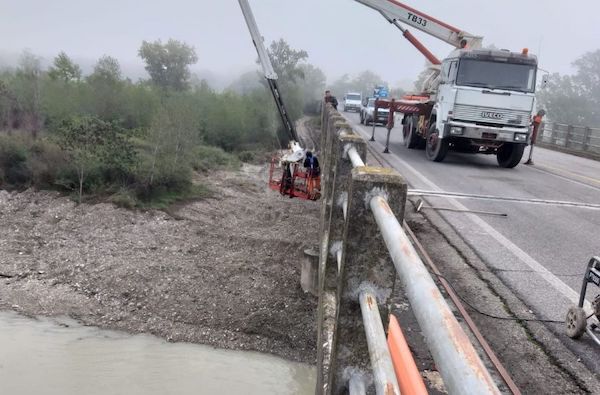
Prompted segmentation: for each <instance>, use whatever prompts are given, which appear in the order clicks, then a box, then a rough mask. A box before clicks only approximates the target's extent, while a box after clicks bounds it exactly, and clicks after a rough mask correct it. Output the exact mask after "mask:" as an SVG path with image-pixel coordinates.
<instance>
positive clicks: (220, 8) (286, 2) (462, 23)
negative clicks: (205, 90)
mask: <svg viewBox="0 0 600 395" xmlns="http://www.w3.org/2000/svg"><path fill="white" fill-rule="evenodd" d="M250 3H251V5H252V7H253V9H254V13H255V16H256V20H257V22H258V25H259V28H260V29H261V32H262V34H263V36H264V37H265V40H266V41H267V42H270V41H272V40H275V39H279V38H284V39H285V40H287V41H288V42H289V43H290V45H291V46H292V47H294V48H301V49H304V50H306V51H308V54H309V56H310V58H309V61H310V62H311V63H313V64H314V65H316V66H318V67H320V68H322V69H323V70H324V71H325V73H326V74H327V75H328V77H329V79H330V81H331V79H333V78H336V77H338V76H340V75H341V74H344V73H350V74H352V73H356V72H359V71H361V70H365V69H371V70H373V71H375V72H376V73H378V74H380V75H381V76H382V77H383V78H384V79H385V80H387V81H388V82H390V83H391V84H392V85H395V84H397V83H398V82H400V81H404V82H406V81H407V80H408V81H411V80H414V79H415V77H416V75H417V74H418V73H419V72H420V71H421V69H422V68H423V65H424V59H423V58H422V57H421V56H420V55H419V54H418V53H417V52H416V50H415V49H414V48H413V47H412V46H411V45H410V44H409V43H407V42H406V41H405V39H404V38H403V37H402V36H401V34H400V32H399V31H398V30H397V29H396V28H395V27H393V26H392V25H390V24H388V23H387V22H386V21H385V19H383V18H382V17H381V16H380V15H379V14H378V13H377V12H375V11H373V10H371V9H369V8H367V7H365V6H363V5H361V4H359V3H356V2H354V1H352V0H250ZM405 3H407V4H408V5H411V6H413V7H415V8H418V9H419V10H421V11H423V12H426V13H429V14H430V15H432V16H435V17H437V18H439V19H441V20H443V21H445V22H447V23H449V24H451V25H454V26H456V27H458V28H460V29H463V30H466V31H468V32H470V33H472V34H477V35H482V36H484V37H485V41H484V43H494V44H495V45H496V46H497V47H499V48H508V49H511V50H520V49H521V48H523V47H528V48H530V50H531V52H533V53H536V54H537V53H538V52H540V50H541V53H540V66H541V67H543V68H545V69H548V70H550V71H552V72H560V73H570V72H572V68H571V62H572V61H573V60H575V59H576V58H577V57H579V56H581V55H582V54H583V53H585V52H587V51H592V50H595V49H598V48H600V23H599V22H598V21H597V19H598V16H599V15H600V0H577V1H571V2H567V1H565V0H544V1H540V0H496V1H489V0H487V1H485V0H452V1H450V0H405ZM412 31H413V33H415V35H417V36H418V37H419V38H420V39H422V41H423V42H425V43H426V44H427V45H428V47H429V48H430V49H431V50H432V52H433V53H434V54H436V55H438V57H444V56H445V55H447V54H448V53H449V52H450V50H451V48H450V47H449V46H448V45H446V44H444V43H441V42H438V41H436V40H435V39H432V38H429V37H427V36H426V35H424V34H423V33H421V32H417V31H415V30H414V29H413V30H412ZM0 37H2V45H0V60H2V59H1V58H2V57H4V58H5V59H4V61H5V62H6V59H8V58H10V57H11V56H12V57H14V55H15V54H17V53H19V52H20V51H21V50H23V49H24V48H29V49H30V50H31V51H33V52H34V53H36V54H39V55H41V56H43V57H44V58H46V60H48V61H50V60H51V59H52V57H53V56H54V55H56V53H57V52H58V51H61V50H64V51H66V52H67V54H69V55H70V56H71V57H73V58H74V59H77V60H79V61H80V62H82V63H84V65H85V64H88V65H89V64H92V63H93V62H94V61H95V60H96V59H97V58H98V57H100V56H101V55H103V54H109V55H112V56H115V57H117V58H118V59H119V60H120V61H121V63H122V66H123V68H124V69H125V71H132V70H140V69H141V68H142V62H141V60H140V59H139V58H138V57H137V50H138V48H139V47H140V43H141V42H142V40H155V39H163V40H167V39H169V38H175V39H178V40H182V41H185V42H187V43H189V44H191V45H193V46H194V47H195V48H196V51H197V53H198V57H199V62H198V64H197V65H196V66H194V68H195V70H210V71H211V72H213V73H214V74H215V76H217V77H224V76H229V75H233V74H238V73H240V72H241V71H246V70H249V69H252V68H253V67H257V66H256V65H254V63H253V62H254V60H255V59H256V53H255V50H254V47H253V46H252V43H251V41H250V37H249V34H248V31H247V28H246V25H245V23H244V20H243V18H242V15H241V11H240V9H239V5H238V2H237V0H214V1H208V0H195V1H193V0H169V1H164V0H162V1H158V0H146V1H134V0H95V1H85V0H51V1H50V0H47V1H46V0H0Z"/></svg>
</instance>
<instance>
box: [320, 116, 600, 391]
mask: <svg viewBox="0 0 600 395" xmlns="http://www.w3.org/2000/svg"><path fill="white" fill-rule="evenodd" d="M546 130H547V131H548V130H553V129H552V128H547V129H546ZM568 130H571V129H570V128H569V129H568ZM371 133H372V129H371V127H370V126H369V127H367V126H363V125H361V124H360V123H359V120H358V116H357V115H354V114H340V113H338V112H337V111H336V110H334V109H333V108H332V107H331V106H330V105H327V106H326V107H325V108H324V110H323V112H322V118H321V144H320V146H321V161H322V167H323V173H322V183H323V196H322V200H321V205H322V206H321V224H320V232H321V246H320V253H319V257H318V265H315V267H314V270H315V273H314V274H315V276H314V277H315V278H316V279H317V280H316V284H314V288H315V289H316V290H317V293H318V297H319V308H318V349H317V353H318V355H317V371H318V373H317V374H318V375H317V388H316V393H320V394H337V393H340V392H342V391H346V390H347V391H349V392H350V393H372V392H376V393H378V394H380V393H381V394H384V393H385V394H388V393H389V394H394V393H423V392H419V391H421V390H423V389H424V387H423V386H422V382H419V381H420V380H419V379H420V376H419V375H418V373H417V374H416V375H415V374H413V373H414V372H413V371H414V369H415V367H414V361H413V360H412V357H411V355H410V351H408V350H409V347H407V346H406V342H405V340H404V337H403V336H402V330H401V329H399V327H402V325H403V324H402V322H400V325H399V327H397V322H396V320H395V318H393V315H390V310H391V307H390V297H391V295H392V293H393V292H394V291H395V290H398V289H400V290H401V292H402V293H404V294H405V296H406V297H407V299H408V301H409V303H410V305H411V309H412V311H413V312H414V315H415V317H416V319H417V321H418V325H419V329H420V330H421V332H422V333H423V335H424V337H425V340H426V343H427V347H428V348H429V351H430V352H431V355H432V356H433V359H434V361H435V364H436V366H437V368H438V370H439V371H440V374H441V376H442V378H443V380H444V384H445V387H446V390H447V391H448V392H449V393H451V394H464V393H469V394H484V393H485V394H488V393H500V392H502V393H514V394H517V393H521V392H520V389H519V388H518V386H517V385H516V384H515V380H513V378H512V374H513V373H514V372H511V370H514V369H512V367H507V366H504V365H503V363H502V361H501V360H502V359H503V358H498V356H497V355H496V354H495V352H494V350H493V347H491V346H490V344H489V343H488V342H487V341H486V339H485V338H484V337H483V336H482V335H481V333H480V332H479V330H478V328H477V325H476V324H475V323H474V322H473V319H472V318H471V317H470V316H469V313H468V312H467V311H466V310H473V308H472V306H469V307H470V308H467V309H465V306H464V305H463V303H461V300H460V299H461V296H460V295H458V294H457V293H456V292H455V290H454V287H453V286H452V284H450V282H451V281H447V279H446V278H445V277H444V275H442V274H440V271H439V270H438V269H437V267H436V266H435V263H434V262H433V259H431V258H430V257H429V255H428V253H427V251H426V248H424V247H423V245H422V244H421V243H420V242H419V240H418V239H417V238H416V237H415V235H414V233H413V232H412V231H411V229H410V227H409V226H408V225H407V224H406V223H405V222H404V221H403V220H404V217H405V212H408V211H409V210H412V209H413V208H414V205H415V204H416V202H417V201H419V200H420V202H421V205H420V208H422V211H424V212H423V214H424V215H425V217H426V218H427V220H428V221H429V222H430V223H431V224H432V225H433V226H435V227H437V228H438V229H440V231H441V233H443V234H444V235H445V237H447V238H448V242H449V243H450V244H453V246H455V247H456V249H457V250H462V252H463V253H465V254H466V255H469V254H473V255H474V257H473V258H472V259H470V261H471V262H475V261H477V262H478V264H479V267H475V269H476V271H477V272H478V273H479V275H480V276H481V277H483V278H484V280H485V281H487V282H488V284H489V286H490V288H493V290H494V292H495V293H497V294H498V295H500V297H501V298H503V300H504V302H505V303H506V311H507V312H508V314H505V317H492V318H495V319H497V320H498V322H499V325H504V324H503V323H502V319H503V318H505V319H507V320H512V322H513V324H514V322H517V323H518V324H514V325H522V326H523V328H524V331H525V332H527V333H528V335H531V333H532V332H533V333H537V334H538V335H539V336H537V338H536V339H535V341H536V342H539V345H540V346H541V347H544V346H546V345H549V343H552V342H556V341H559V342H561V345H560V346H557V348H558V349H559V351H558V353H559V354H560V355H561V358H564V360H563V361H561V363H562V364H563V365H565V366H567V367H566V368H565V369H566V370H567V371H568V370H569V369H571V370H573V369H576V367H574V366H571V364H574V355H577V357H578V358H580V359H579V360H583V362H584V363H585V365H586V366H588V367H589V369H591V370H592V371H598V368H599V367H600V366H598V361H597V360H596V358H595V356H596V350H595V349H594V346H593V345H592V344H590V343H591V341H589V339H588V340H582V341H579V342H574V341H572V340H570V339H568V338H567V337H566V336H565V335H564V323H563V321H564V317H565V313H566V311H567V309H568V308H569V306H571V305H572V304H575V303H577V299H578V290H579V288H580V286H581V280H582V276H583V272H584V270H585V264H586V262H587V261H588V259H589V258H590V256H592V255H595V254H598V251H600V236H599V234H598V229H600V227H599V225H600V204H599V203H600V179H599V178H598V176H599V175H600V162H596V161H593V160H590V159H585V158H582V157H578V156H573V155H569V154H566V153H561V152H556V151H550V150H546V149H542V148H536V151H535V163H536V164H535V166H524V165H521V166H518V167H517V168H515V169H500V168H498V167H497V164H496V162H495V158H493V157H486V156H482V155H477V156H476V155H468V154H458V153H457V154H451V155H450V156H449V157H448V159H447V160H446V161H445V162H444V163H441V164H440V163H434V162H430V161H428V160H427V159H426V158H425V155H424V154H423V152H422V151H418V150H409V149H407V148H406V147H404V145H403V141H402V137H401V133H400V131H399V130H398V129H396V130H392V135H391V139H390V151H391V154H381V152H383V151H384V144H385V137H386V136H385V135H386V130H385V129H383V128H377V129H376V130H375V137H376V139H375V140H376V141H374V142H367V139H368V138H369V137H370V136H371ZM556 134H557V133H555V132H550V133H549V134H548V136H556ZM575 135H576V133H575ZM542 136H543V138H545V139H546V140H549V141H547V144H551V143H555V144H556V138H555V139H554V140H552V139H551V138H550V137H545V136H546V135H545V134H543V135H542ZM586 136H587V137H586V139H583V140H579V141H580V142H582V144H581V145H580V149H581V148H583V147H585V148H586V150H590V149H592V150H593V149H594V148H595V147H594V146H593V143H594V135H593V133H589V131H588V133H587V134H586ZM590 136H591V137H590ZM583 142H587V143H588V144H590V142H591V143H592V146H591V147H590V146H587V147H586V146H585V144H583ZM558 144H560V142H558ZM570 145H571V147H573V145H574V144H572V143H571V144H570ZM423 207H424V209H423ZM438 208H439V209H438ZM425 209H427V210H425ZM477 213H479V214H477ZM494 214H501V215H494ZM467 250H468V252H466V251H467ZM466 258H467V259H468V258H469V257H468V256H467V257H466ZM474 265H476V264H474ZM431 273H432V274H431ZM432 276H433V277H432ZM396 279H398V283H396ZM437 284H440V287H441V290H440V288H438V285H437ZM589 294H590V295H589V296H591V295H592V294H593V295H595V293H593V291H592V292H590V293H589ZM446 297H447V298H449V299H451V300H452V303H447V302H446V301H445V298H446ZM476 313H481V312H479V311H476ZM455 316H459V317H460V320H457V319H456V318H455ZM459 321H460V322H459ZM388 324H389V325H390V326H389V328H388ZM499 330H500V329H499ZM507 330H508V329H507ZM542 331H546V332H548V333H550V334H551V335H550V336H546V335H543V334H542V335H540V334H541V333H542ZM386 332H387V342H388V343H389V344H386V339H385V336H386ZM533 336H534V337H535V335H533ZM545 342H547V343H545ZM399 350H403V351H402V352H401V351H399ZM504 359H505V358H504ZM579 360H577V362H579ZM590 380H592V381H591V382H594V380H593V379H590ZM583 381H585V379H583ZM588 384H589V383H588Z"/></svg>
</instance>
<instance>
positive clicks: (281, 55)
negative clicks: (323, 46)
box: [267, 38, 308, 83]
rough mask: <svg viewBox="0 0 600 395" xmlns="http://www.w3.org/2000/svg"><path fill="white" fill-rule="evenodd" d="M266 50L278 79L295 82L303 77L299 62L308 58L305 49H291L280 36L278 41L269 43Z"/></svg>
mask: <svg viewBox="0 0 600 395" xmlns="http://www.w3.org/2000/svg"><path fill="white" fill-rule="evenodd" d="M267 52H268V53H269V58H270V59H271V63H272V64H273V69H274V70H275V73H277V75H278V77H279V79H280V80H282V81H290V82H292V83H295V82H296V81H297V80H298V79H304V72H303V70H302V69H301V68H300V62H304V61H306V59H308V53H307V52H306V51H304V50H295V49H292V48H291V47H290V45H289V44H288V43H287V42H286V41H285V40H284V39H282V38H280V39H279V41H273V42H272V43H271V45H270V46H269V49H268V51H267Z"/></svg>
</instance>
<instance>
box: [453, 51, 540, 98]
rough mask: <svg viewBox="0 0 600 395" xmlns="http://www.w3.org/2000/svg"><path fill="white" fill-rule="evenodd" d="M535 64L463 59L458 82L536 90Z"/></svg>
mask: <svg viewBox="0 0 600 395" xmlns="http://www.w3.org/2000/svg"><path fill="white" fill-rule="evenodd" d="M535 71H536V67H535V65H531V64H516V63H503V62H493V61H487V60H477V59H461V61H460V64H459V66H458V74H457V76H456V84H457V85H463V86H479V87H484V88H490V89H506V90H516V91H521V92H533V91H534V90H535Z"/></svg>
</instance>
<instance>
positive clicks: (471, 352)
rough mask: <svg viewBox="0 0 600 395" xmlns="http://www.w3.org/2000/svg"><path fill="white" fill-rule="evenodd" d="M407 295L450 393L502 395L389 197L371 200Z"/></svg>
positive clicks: (371, 205)
mask: <svg viewBox="0 0 600 395" xmlns="http://www.w3.org/2000/svg"><path fill="white" fill-rule="evenodd" d="M369 206H370V207H371V211H372V212H373V214H374V215H375V220H376V221H377V224H378V225H379V229H380V230H381V234H382V236H383V239H384V241H385V244H386V245H387V247H388V250H389V252H390V255H391V257H392V261H393V262H394V266H395V267H396V271H397V272H398V274H399V276H400V280H401V281H402V285H403V286H404V290H405V292H406V296H407V297H408V300H409V302H410V304H411V306H412V308H413V312H414V313H415V317H416V318H417V321H418V322H419V326H420V327H421V330H422V331H423V334H424V335H425V340H426V342H427V345H428V347H429V350H430V351H431V354H432V356H433V359H434V360H435V363H436V365H437V366H438V368H439V371H440V374H441V375H442V378H443V379H444V384H445V385H446V388H447V389H448V392H449V393H450V394H499V393H500V392H499V390H498V388H497V387H496V383H494V380H492V377H491V376H490V374H489V372H488V371H487V369H486V368H485V366H484V365H483V362H481V360H480V359H479V355H477V352H476V351H475V348H474V347H473V345H472V344H471V342H470V341H469V338H468V337H467V335H466V334H465V333H464V332H463V330H462V328H461V326H460V324H459V323H458V321H457V320H456V318H455V317H454V314H452V310H450V307H449V306H448V304H447V303H446V301H445V300H444V297H443V296H442V294H441V292H440V290H439V289H438V288H437V286H436V285H435V283H434V281H433V279H432V278H431V275H430V274H429V272H428V271H427V268H426V267H425V265H424V264H423V262H422V261H421V258H420V257H419V255H418V254H417V252H416V251H415V249H414V247H413V246H412V244H411V242H410V240H409V239H408V236H407V235H406V233H405V232H404V230H403V229H402V226H401V225H400V223H399V222H398V219H397V218H396V216H395V215H394V213H393V212H392V210H391V209H390V207H389V205H388V203H387V201H386V199H385V197H383V196H375V197H373V198H371V200H370V201H369Z"/></svg>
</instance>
